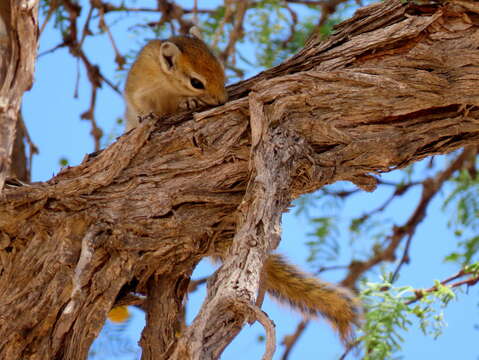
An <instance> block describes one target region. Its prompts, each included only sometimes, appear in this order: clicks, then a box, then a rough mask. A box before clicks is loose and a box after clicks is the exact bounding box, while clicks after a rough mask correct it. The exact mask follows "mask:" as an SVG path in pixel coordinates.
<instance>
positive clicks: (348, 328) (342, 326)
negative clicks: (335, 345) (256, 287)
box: [263, 254, 361, 343]
mask: <svg viewBox="0 0 479 360" xmlns="http://www.w3.org/2000/svg"><path fill="white" fill-rule="evenodd" d="M263 271H264V275H263V284H264V286H265V288H266V291H268V292H269V293H270V294H271V295H272V296H274V297H275V298H277V299H278V300H279V301H281V302H286V303H288V304H289V305H290V306H291V307H293V308H296V309H298V310H300V311H301V312H302V313H303V314H305V315H309V316H312V317H316V316H318V315H321V316H322V317H324V318H325V319H326V320H328V321H329V322H330V323H331V325H332V326H333V327H334V328H335V329H336V330H337V331H338V332H339V335H340V336H341V340H342V341H343V342H345V343H346V342H347V341H348V340H350V339H351V337H352V333H353V330H352V329H353V325H358V323H359V318H360V316H361V306H360V304H359V301H358V300H357V299H356V297H355V296H354V295H353V293H352V292H351V291H349V290H347V289H346V288H342V287H338V286H336V285H333V284H330V283H327V282H324V281H321V280H319V279H317V278H313V277H310V276H307V275H306V274H305V273H303V272H301V271H300V270H298V269H297V268H296V267H294V266H293V265H291V264H289V263H287V262H286V261H285V260H284V258H283V257H281V256H280V255H277V254H272V255H270V257H269V258H268V259H267V261H266V263H265V264H264V269H263Z"/></svg>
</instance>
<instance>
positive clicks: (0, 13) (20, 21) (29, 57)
mask: <svg viewBox="0 0 479 360" xmlns="http://www.w3.org/2000/svg"><path fill="white" fill-rule="evenodd" d="M37 13H38V0H3V1H2V2H1V5H0V192H1V190H2V189H3V184H4V182H5V178H6V177H7V175H8V174H9V170H10V165H11V154H12V149H13V144H14V142H15V129H16V126H17V120H18V115H19V110H20V103H21V99H22V96H23V93H24V92H25V91H26V90H28V89H30V87H31V86H32V82H33V70H34V63H35V58H36V54H37V37H38V35H37V34H38V19H37Z"/></svg>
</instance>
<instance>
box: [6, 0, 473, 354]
mask: <svg viewBox="0 0 479 360" xmlns="http://www.w3.org/2000/svg"><path fill="white" fill-rule="evenodd" d="M473 3H474V2H473V1H460V2H453V1H452V2H448V3H447V4H444V5H438V4H429V5H428V6H425V7H420V6H416V5H414V4H408V3H403V2H401V1H399V0H398V1H386V2H384V3H380V4H377V5H372V6H369V7H367V8H364V9H362V10H360V11H359V12H358V13H356V15H355V16H354V17H353V18H352V19H350V20H348V21H346V22H344V23H343V24H341V25H340V26H339V27H338V31H337V33H336V34H335V35H333V36H332V37H331V39H329V40H328V41H326V42H324V43H318V42H317V41H316V40H315V39H312V40H311V41H310V42H309V43H308V45H307V46H306V47H305V49H303V51H301V52H300V53H299V54H297V55H296V56H294V57H293V58H291V59H290V60H289V61H287V62H285V63H284V64H282V65H280V66H278V67H276V68H274V69H271V70H269V71H267V72H264V73H262V74H260V75H258V76H257V77H255V78H252V79H250V80H248V81H245V82H242V83H240V84H237V85H235V86H233V87H231V88H230V93H231V94H232V101H230V102H229V103H228V104H226V105H224V106H221V107H218V108H215V109H212V110H208V111H205V112H202V113H199V114H196V115H195V116H194V118H193V119H191V115H189V114H180V115H177V116H174V117H171V118H169V119H160V120H158V121H155V119H151V118H150V119H145V121H144V122H143V123H142V124H141V125H140V126H139V127H138V128H136V129H134V130H133V131H131V132H130V133H128V134H126V135H124V136H122V137H120V138H119V139H118V140H117V141H116V142H115V143H114V144H112V145H111V146H110V147H108V148H107V149H105V150H104V151H102V152H101V153H99V154H97V155H96V156H91V157H87V158H86V159H85V161H84V162H83V163H82V164H81V165H79V166H77V167H73V168H68V169H65V170H63V171H62V172H61V173H60V174H58V175H57V176H56V177H54V178H53V179H51V180H50V181H48V182H46V183H37V184H32V185H31V186H23V187H17V188H13V187H7V188H6V189H5V191H4V193H3V195H2V197H1V201H0V231H1V232H0V236H1V242H0V244H2V247H3V250H2V251H1V252H0V260H1V266H2V276H1V278H0V314H1V316H2V321H1V322H0V334H1V335H2V336H1V340H0V358H24V359H40V358H41V359H52V358H64V359H84V358H85V357H86V354H87V351H88V348H89V346H90V344H91V341H92V340H93V339H94V337H95V336H96V335H97V334H98V332H99V331H100V329H101V326H102V323H103V321H104V318H105V315H106V313H107V312H108V311H109V310H110V308H111V307H112V306H113V304H114V303H115V299H116V296H117V294H118V293H119V291H120V289H121V288H122V287H125V286H126V288H127V289H131V290H135V291H138V292H143V293H146V292H147V290H148V287H149V284H150V282H149V281H150V279H151V278H152V276H153V275H154V276H156V277H163V278H165V279H171V283H170V284H169V285H168V284H164V282H162V286H171V287H172V288H173V287H174V285H175V284H177V283H178V279H179V278H181V277H182V276H183V275H184V276H185V277H188V276H189V274H190V273H191V271H192V269H193V268H194V266H195V265H196V264H197V262H198V261H199V260H200V259H201V258H202V257H204V256H207V255H211V254H215V253H216V252H217V249H218V248H219V247H223V248H224V247H225V246H230V243H231V241H232V239H233V238H234V237H235V234H236V240H235V243H234V244H235V245H234V246H233V248H232V250H231V254H232V255H231V256H230V258H228V259H227V260H226V263H225V265H224V266H223V267H222V269H221V270H220V271H219V272H218V273H217V275H216V278H215V281H214V282H212V284H211V285H210V288H209V293H208V294H209V295H208V298H207V300H206V302H205V307H204V308H203V309H202V311H201V312H200V314H199V315H198V318H197V319H196V320H195V322H194V324H193V325H192V327H191V328H190V329H188V330H186V331H185V332H184V334H183V335H184V336H183V338H182V339H181V340H180V341H179V342H178V343H179V344H180V346H179V347H176V348H175V345H176V344H173V348H174V350H173V351H174V354H175V356H176V358H182V359H184V358H204V359H209V358H217V357H218V356H219V355H220V353H221V351H222V349H224V347H226V346H227V345H228V343H229V341H231V336H223V337H214V340H215V342H214V343H208V345H211V348H208V349H204V350H203V352H202V353H201V356H199V357H198V356H196V355H195V354H190V353H189V351H188V346H190V345H191V346H194V347H193V348H195V349H196V348H197V346H198V342H201V341H207V340H206V338H205V336H209V335H211V334H235V333H236V332H238V331H239V330H240V329H241V326H242V324H243V323H244V321H245V319H246V318H247V315H248V314H247V311H245V310H244V309H245V308H246V307H241V306H238V307H237V308H235V307H234V303H235V301H239V300H242V301H246V302H250V303H252V302H254V300H255V299H254V298H255V292H256V289H257V286H258V283H259V279H258V276H257V273H258V269H259V268H260V266H261V262H262V261H263V260H264V258H265V256H266V255H267V253H268V252H269V250H271V249H272V248H274V247H275V245H276V244H275V241H272V237H271V236H272V234H273V233H274V231H272V230H271V229H275V224H276V223H275V222H277V221H278V220H277V219H275V218H273V216H272V215H271V214H272V212H266V211H265V212H263V213H260V212H261V211H264V210H265V209H276V210H281V209H284V207H285V206H286V205H287V204H288V203H289V200H290V199H293V198H295V197H297V196H299V195H301V194H304V193H306V192H310V191H314V190H316V189H318V188H319V187H321V186H323V185H325V184H331V183H334V182H336V181H339V180H348V181H352V182H354V183H355V184H357V185H358V186H361V187H362V188H364V189H366V190H373V189H374V187H375V180H374V178H373V177H371V175H370V174H377V173H381V172H385V171H390V170H393V169H397V168H401V167H404V166H406V165H408V164H410V163H412V162H414V161H418V160H420V159H423V158H425V157H427V156H431V155H434V154H441V153H447V152H450V151H453V150H456V149H458V148H461V147H463V146H465V145H470V144H477V143H479V108H478V106H479V87H478V86H477V84H478V80H479V50H478V49H479V20H478V19H479V14H478V12H477V10H476V8H475V7H474V4H473ZM251 90H253V93H252V94H254V99H253V95H252V94H250V95H248V94H249V92H250V91H251ZM251 104H256V105H255V106H258V107H260V108H261V109H262V110H261V111H262V116H261V121H259V122H254V123H253V124H254V126H253V130H254V132H253V136H252V135H251V127H250V113H251V114H253V109H252V108H251V107H250V105H251ZM258 134H259V135H258ZM270 135H274V136H275V138H268V139H267V138H266V137H265V136H270ZM276 137H277V138H276ZM266 140H267V142H266V143H275V144H279V143H281V144H287V146H285V147H275V149H274V151H272V152H269V153H268V152H266V153H264V154H262V156H273V158H272V160H271V165H273V164H275V165H277V164H278V163H281V164H282V167H281V169H278V171H279V172H280V175H281V176H283V175H284V176H285V177H286V179H287V180H284V181H283V180H282V181H281V182H278V183H275V179H269V180H268V181H266V180H265V179H262V186H264V187H265V192H264V194H271V196H272V197H274V198H273V199H270V198H266V199H265V198H261V200H263V203H262V205H261V206H260V207H256V204H257V202H256V200H257V199H255V197H254V196H252V195H254V194H257V192H250V191H249V190H247V189H248V188H249V189H251V187H254V186H255V184H256V185H257V184H258V181H259V180H261V179H258V178H256V175H257V174H264V172H262V171H259V168H258V163H257V162H255V161H250V159H251V158H253V159H257V158H255V157H254V152H253V155H252V151H251V150H252V149H256V146H258V144H266V143H264V141H266ZM293 148H294V149H295V151H294V154H296V155H295V156H292V157H291V156H289V155H287V154H288V153H287V152H286V151H285V149H293ZM268 164H269V163H268V161H267V162H266V165H265V166H268ZM266 170H269V171H270V170H271V168H269V169H266ZM250 182H251V183H250ZM247 184H250V185H249V186H250V187H248V186H247ZM285 186H286V188H285ZM275 187H276V188H275ZM269 191H272V192H269ZM266 200H267V201H266ZM268 204H269V205H268ZM276 215H277V216H279V214H276ZM248 218H254V219H255V220H254V221H252V222H251V223H250V225H251V226H250V227H249V228H247V229H249V230H248V231H250V232H251V231H258V229H260V228H262V229H264V231H263V234H262V235H264V236H260V233H256V238H255V239H254V240H255V241H254V242H250V243H248V241H247V237H242V234H243V233H242V232H241V231H240V230H241V229H244V228H243V227H242V225H244V224H247V223H248V221H245V219H248ZM263 221H264V222H265V223H263V224H262V225H261V226H260V223H262V222H263ZM268 229H270V230H268ZM245 239H246V240H245ZM253 243H254V246H253V245H252V244H253ZM32 274H36V276H35V277H32ZM232 275H234V279H236V280H237V281H235V283H234V284H231V283H228V281H229V280H228V279H231V276H232ZM180 283H183V280H182V281H180ZM233 285H234V286H233ZM233 290H234V291H233ZM185 291H186V289H185V286H179V287H178V290H177V291H176V294H175V300H174V301H172V300H171V299H170V298H169V299H162V298H160V299H159V300H158V301H160V302H162V305H164V306H165V307H164V308H163V310H161V306H159V307H158V308H159V310H158V309H156V310H155V311H156V312H157V313H161V312H163V313H166V312H168V313H169V316H170V317H169V319H174V318H175V314H176V313H178V312H179V311H180V309H178V306H177V304H178V302H179V301H181V299H182V298H183V296H184V293H185ZM168 293H170V294H171V293H172V291H171V288H169V291H168ZM226 293H228V294H226ZM233 293H234V294H233ZM217 294H223V295H224V296H225V297H229V299H232V300H231V301H229V302H228V301H226V302H224V303H220V302H218V301H217V300H218V298H217V297H216V298H215V296H217ZM225 294H226V295H225ZM220 298H221V299H223V300H228V299H225V298H224V297H221V296H220ZM163 302H164V303H163ZM168 302H170V303H169V304H168ZM225 304H226V305H225ZM231 304H233V306H231ZM220 305H221V306H224V305H225V306H226V307H222V309H226V310H227V311H223V312H216V313H215V312H212V311H211V310H212V309H218V307H217V306H220ZM222 319H223V320H224V319H227V320H228V321H225V322H221V321H220V320H222ZM171 324H172V321H166V322H165V324H164V325H162V324H158V323H157V322H155V323H154V326H155V329H157V331H159V332H160V333H161V334H167V335H165V336H166V337H167V338H168V339H166V340H172V341H173V340H174V339H173V336H172V332H171V328H170V329H166V328H164V329H162V328H161V326H165V327H166V326H169V327H171V326H172V325H171ZM147 326H148V325H147ZM148 331H149V329H146V330H145V334H148ZM150 334H151V332H150ZM193 335H200V339H198V338H195V337H194V336H193ZM145 336H146V335H145ZM164 340H165V339H164ZM158 346H159V347H160V348H159V349H156V350H157V351H158V353H159V354H170V351H172V350H171V346H172V345H171V342H169V341H163V342H159V343H158ZM161 347H162V348H161ZM180 355H181V356H183V355H184V356H186V357H180ZM145 358H149V357H148V356H145Z"/></svg>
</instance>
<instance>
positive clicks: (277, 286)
mask: <svg viewBox="0 0 479 360" xmlns="http://www.w3.org/2000/svg"><path fill="white" fill-rule="evenodd" d="M224 83H225V74H224V70H223V67H222V65H221V64H220V62H219V61H218V60H217V59H216V57H215V56H214V55H213V54H212V53H211V51H210V50H209V49H208V47H207V45H206V44H205V43H204V42H203V41H202V40H201V35H199V32H198V30H197V28H195V27H194V28H192V30H190V34H189V35H185V36H175V37H172V38H169V39H168V40H153V41H150V42H149V43H148V44H147V45H146V46H145V47H144V48H143V49H142V50H141V52H140V54H139V55H138V58H137V59H136V61H135V62H134V63H133V65H132V67H131V70H130V72H129V74H128V78H127V82H126V88H125V102H126V118H127V126H126V131H128V130H130V129H132V128H134V127H136V126H138V124H139V122H138V117H139V116H142V115H147V114H149V113H150V112H153V113H155V114H157V115H166V114H171V113H175V112H177V111H179V110H181V109H192V108H194V107H195V106H197V105H199V104H209V105H219V104H222V103H224V102H226V100H227V93H226V90H225V87H224ZM229 246H230V243H229V242H221V243H220V244H216V245H215V249H214V250H213V251H214V252H215V254H213V255H212V256H213V257H214V258H216V259H218V258H219V259H220V260H221V259H224V258H225V257H226V256H227V254H228V249H229ZM262 286H264V287H265V290H266V291H267V292H269V293H270V294H271V295H272V296H273V297H275V298H277V299H278V300H280V301H283V302H287V303H289V304H290V305H291V306H292V307H293V308H296V309H298V310H299V311H300V312H302V313H303V314H305V315H306V316H309V317H316V316H318V315H320V316H322V317H324V318H325V319H327V320H328V321H329V322H330V323H331V324H332V326H333V327H334V328H335V329H336V330H337V331H338V332H339V335H340V337H341V339H342V340H343V342H346V341H347V340H348V339H349V338H350V337H351V334H352V327H353V325H357V324H358V321H359V318H360V312H361V311H360V310H361V307H360V304H359V302H358V300H357V299H356V297H355V296H354V295H353V293H352V292H350V291H349V290H347V289H345V288H342V287H339V286H335V285H333V284H330V283H327V282H324V281H321V280H319V279H316V278H314V277H309V276H307V275H306V274H304V273H303V272H301V271H300V270H298V269H297V268H295V267H294V266H292V265H290V264H288V263H287V262H286V261H285V260H284V259H283V258H282V257H281V256H280V255H277V254H271V255H270V256H269V258H268V259H267V260H266V262H265V264H264V268H263V280H262ZM112 311H113V310H112Z"/></svg>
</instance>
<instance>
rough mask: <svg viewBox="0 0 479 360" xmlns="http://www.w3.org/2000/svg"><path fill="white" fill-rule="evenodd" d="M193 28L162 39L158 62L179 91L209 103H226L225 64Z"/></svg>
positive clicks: (201, 101)
mask: <svg viewBox="0 0 479 360" xmlns="http://www.w3.org/2000/svg"><path fill="white" fill-rule="evenodd" d="M193 29H194V30H191V31H190V35H185V36H175V37H172V38H170V39H168V40H163V41H161V45H160V51H159V62H160V66H161V68H162V70H163V74H164V75H165V76H166V77H167V78H168V80H169V83H170V86H171V87H173V88H174V90H176V91H177V92H178V94H181V95H183V96H191V97H195V98H197V99H198V100H199V102H200V103H205V104H208V105H218V104H223V103H225V102H226V100H227V99H228V95H227V93H226V90H225V85H224V83H225V73H224V69H223V66H222V65H221V63H220V62H219V60H218V59H217V58H216V57H215V56H214V55H213V54H212V53H211V51H210V49H209V48H208V46H207V45H206V44H205V43H204V42H203V41H202V40H201V39H200V38H199V36H198V34H199V33H198V32H197V30H196V29H195V28H193Z"/></svg>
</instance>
